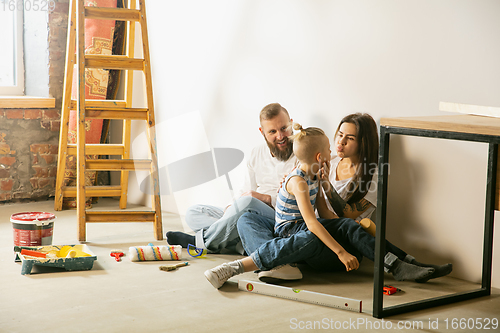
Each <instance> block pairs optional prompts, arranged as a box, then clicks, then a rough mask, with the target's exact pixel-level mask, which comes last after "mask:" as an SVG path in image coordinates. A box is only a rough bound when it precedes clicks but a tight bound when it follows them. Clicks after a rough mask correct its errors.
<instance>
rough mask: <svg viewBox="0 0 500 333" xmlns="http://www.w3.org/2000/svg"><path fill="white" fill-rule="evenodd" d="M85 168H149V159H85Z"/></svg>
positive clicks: (129, 169) (125, 169)
mask: <svg viewBox="0 0 500 333" xmlns="http://www.w3.org/2000/svg"><path fill="white" fill-rule="evenodd" d="M85 168H86V169H87V170H119V171H134V170H151V160H126V159H123V160H86V161H85Z"/></svg>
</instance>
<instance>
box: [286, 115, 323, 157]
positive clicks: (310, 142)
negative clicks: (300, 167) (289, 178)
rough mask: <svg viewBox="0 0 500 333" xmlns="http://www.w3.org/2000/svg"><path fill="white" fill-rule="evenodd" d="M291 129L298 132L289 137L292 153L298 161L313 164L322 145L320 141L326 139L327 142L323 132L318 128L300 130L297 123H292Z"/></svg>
mask: <svg viewBox="0 0 500 333" xmlns="http://www.w3.org/2000/svg"><path fill="white" fill-rule="evenodd" d="M293 129H294V130H297V131H299V132H297V133H295V134H294V135H292V136H291V137H290V138H291V139H292V140H293V143H294V144H293V147H294V149H293V151H294V153H295V155H296V156H297V158H298V159H299V161H304V162H307V163H312V162H314V158H315V156H316V154H317V153H318V152H319V150H320V148H321V145H322V144H323V141H322V140H321V139H322V138H326V139H327V140H328V137H327V136H326V134H325V132H324V131H323V130H322V129H321V128H318V127H308V128H302V126H301V125H300V124H298V123H293Z"/></svg>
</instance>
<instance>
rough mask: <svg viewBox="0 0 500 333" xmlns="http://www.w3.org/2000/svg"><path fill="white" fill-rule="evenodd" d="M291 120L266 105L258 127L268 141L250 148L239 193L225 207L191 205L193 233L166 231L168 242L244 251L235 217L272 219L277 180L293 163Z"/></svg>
mask: <svg viewBox="0 0 500 333" xmlns="http://www.w3.org/2000/svg"><path fill="white" fill-rule="evenodd" d="M291 121H292V120H291V119H290V116H289V114H288V111H287V110H286V109H285V108H284V107H282V106H281V105H280V104H278V103H273V104H269V105H267V106H265V107H264V108H263V109H262V111H261V112H260V126H261V127H260V128H259V130H260V132H261V133H262V135H263V136H264V139H265V141H266V143H267V144H262V145H260V146H258V147H255V148H254V149H253V150H252V154H251V156H250V158H249V159H248V161H247V171H248V174H247V177H246V179H245V184H244V186H243V188H242V190H241V191H240V192H239V193H241V194H240V196H239V197H238V198H237V199H236V200H235V201H234V202H233V203H232V204H231V205H229V206H228V207H226V208H225V209H224V210H223V209H221V208H219V207H214V206H209V205H195V206H192V207H190V208H189V209H188V211H187V213H186V224H187V225H188V226H189V227H190V228H191V229H192V230H193V231H195V232H196V235H195V236H193V235H190V234H187V233H183V232H178V231H169V232H167V235H166V236H167V242H168V243H169V244H170V245H181V246H182V247H188V244H192V245H195V246H196V247H198V248H203V249H207V250H209V251H210V252H211V253H221V252H224V253H231V252H232V253H239V254H244V249H243V246H242V244H241V239H240V237H239V234H238V229H237V227H236V225H237V221H238V219H239V218H240V216H241V215H243V214H244V213H246V212H252V213H255V214H259V215H262V216H266V217H269V218H271V219H274V214H275V211H274V206H275V204H276V195H277V191H278V188H279V185H280V181H281V180H282V178H283V176H284V175H287V174H288V173H290V172H291V171H292V169H293V168H294V167H295V166H296V163H297V159H296V157H295V155H294V154H293V147H292V141H291V140H289V139H288V137H289V136H291V135H292V128H291ZM250 237H251V236H250ZM297 271H298V269H297ZM298 274H300V271H298ZM300 276H301V274H300Z"/></svg>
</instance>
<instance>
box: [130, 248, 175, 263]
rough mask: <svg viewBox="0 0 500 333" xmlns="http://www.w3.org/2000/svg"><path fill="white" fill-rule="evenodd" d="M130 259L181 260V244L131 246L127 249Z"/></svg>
mask: <svg viewBox="0 0 500 333" xmlns="http://www.w3.org/2000/svg"><path fill="white" fill-rule="evenodd" d="M128 251H129V258H130V261H149V260H181V259H182V246H180V245H160V246H154V245H153V244H149V245H148V246H131V247H129V249H128Z"/></svg>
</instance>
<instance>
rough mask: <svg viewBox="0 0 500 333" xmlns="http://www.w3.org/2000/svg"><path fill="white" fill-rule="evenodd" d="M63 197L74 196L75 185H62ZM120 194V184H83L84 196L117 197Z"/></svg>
mask: <svg viewBox="0 0 500 333" xmlns="http://www.w3.org/2000/svg"><path fill="white" fill-rule="evenodd" d="M62 193H63V196H64V197H76V195H77V193H76V186H63V188H62ZM120 195H122V189H121V187H120V186H85V196H86V197H119V196H120Z"/></svg>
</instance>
